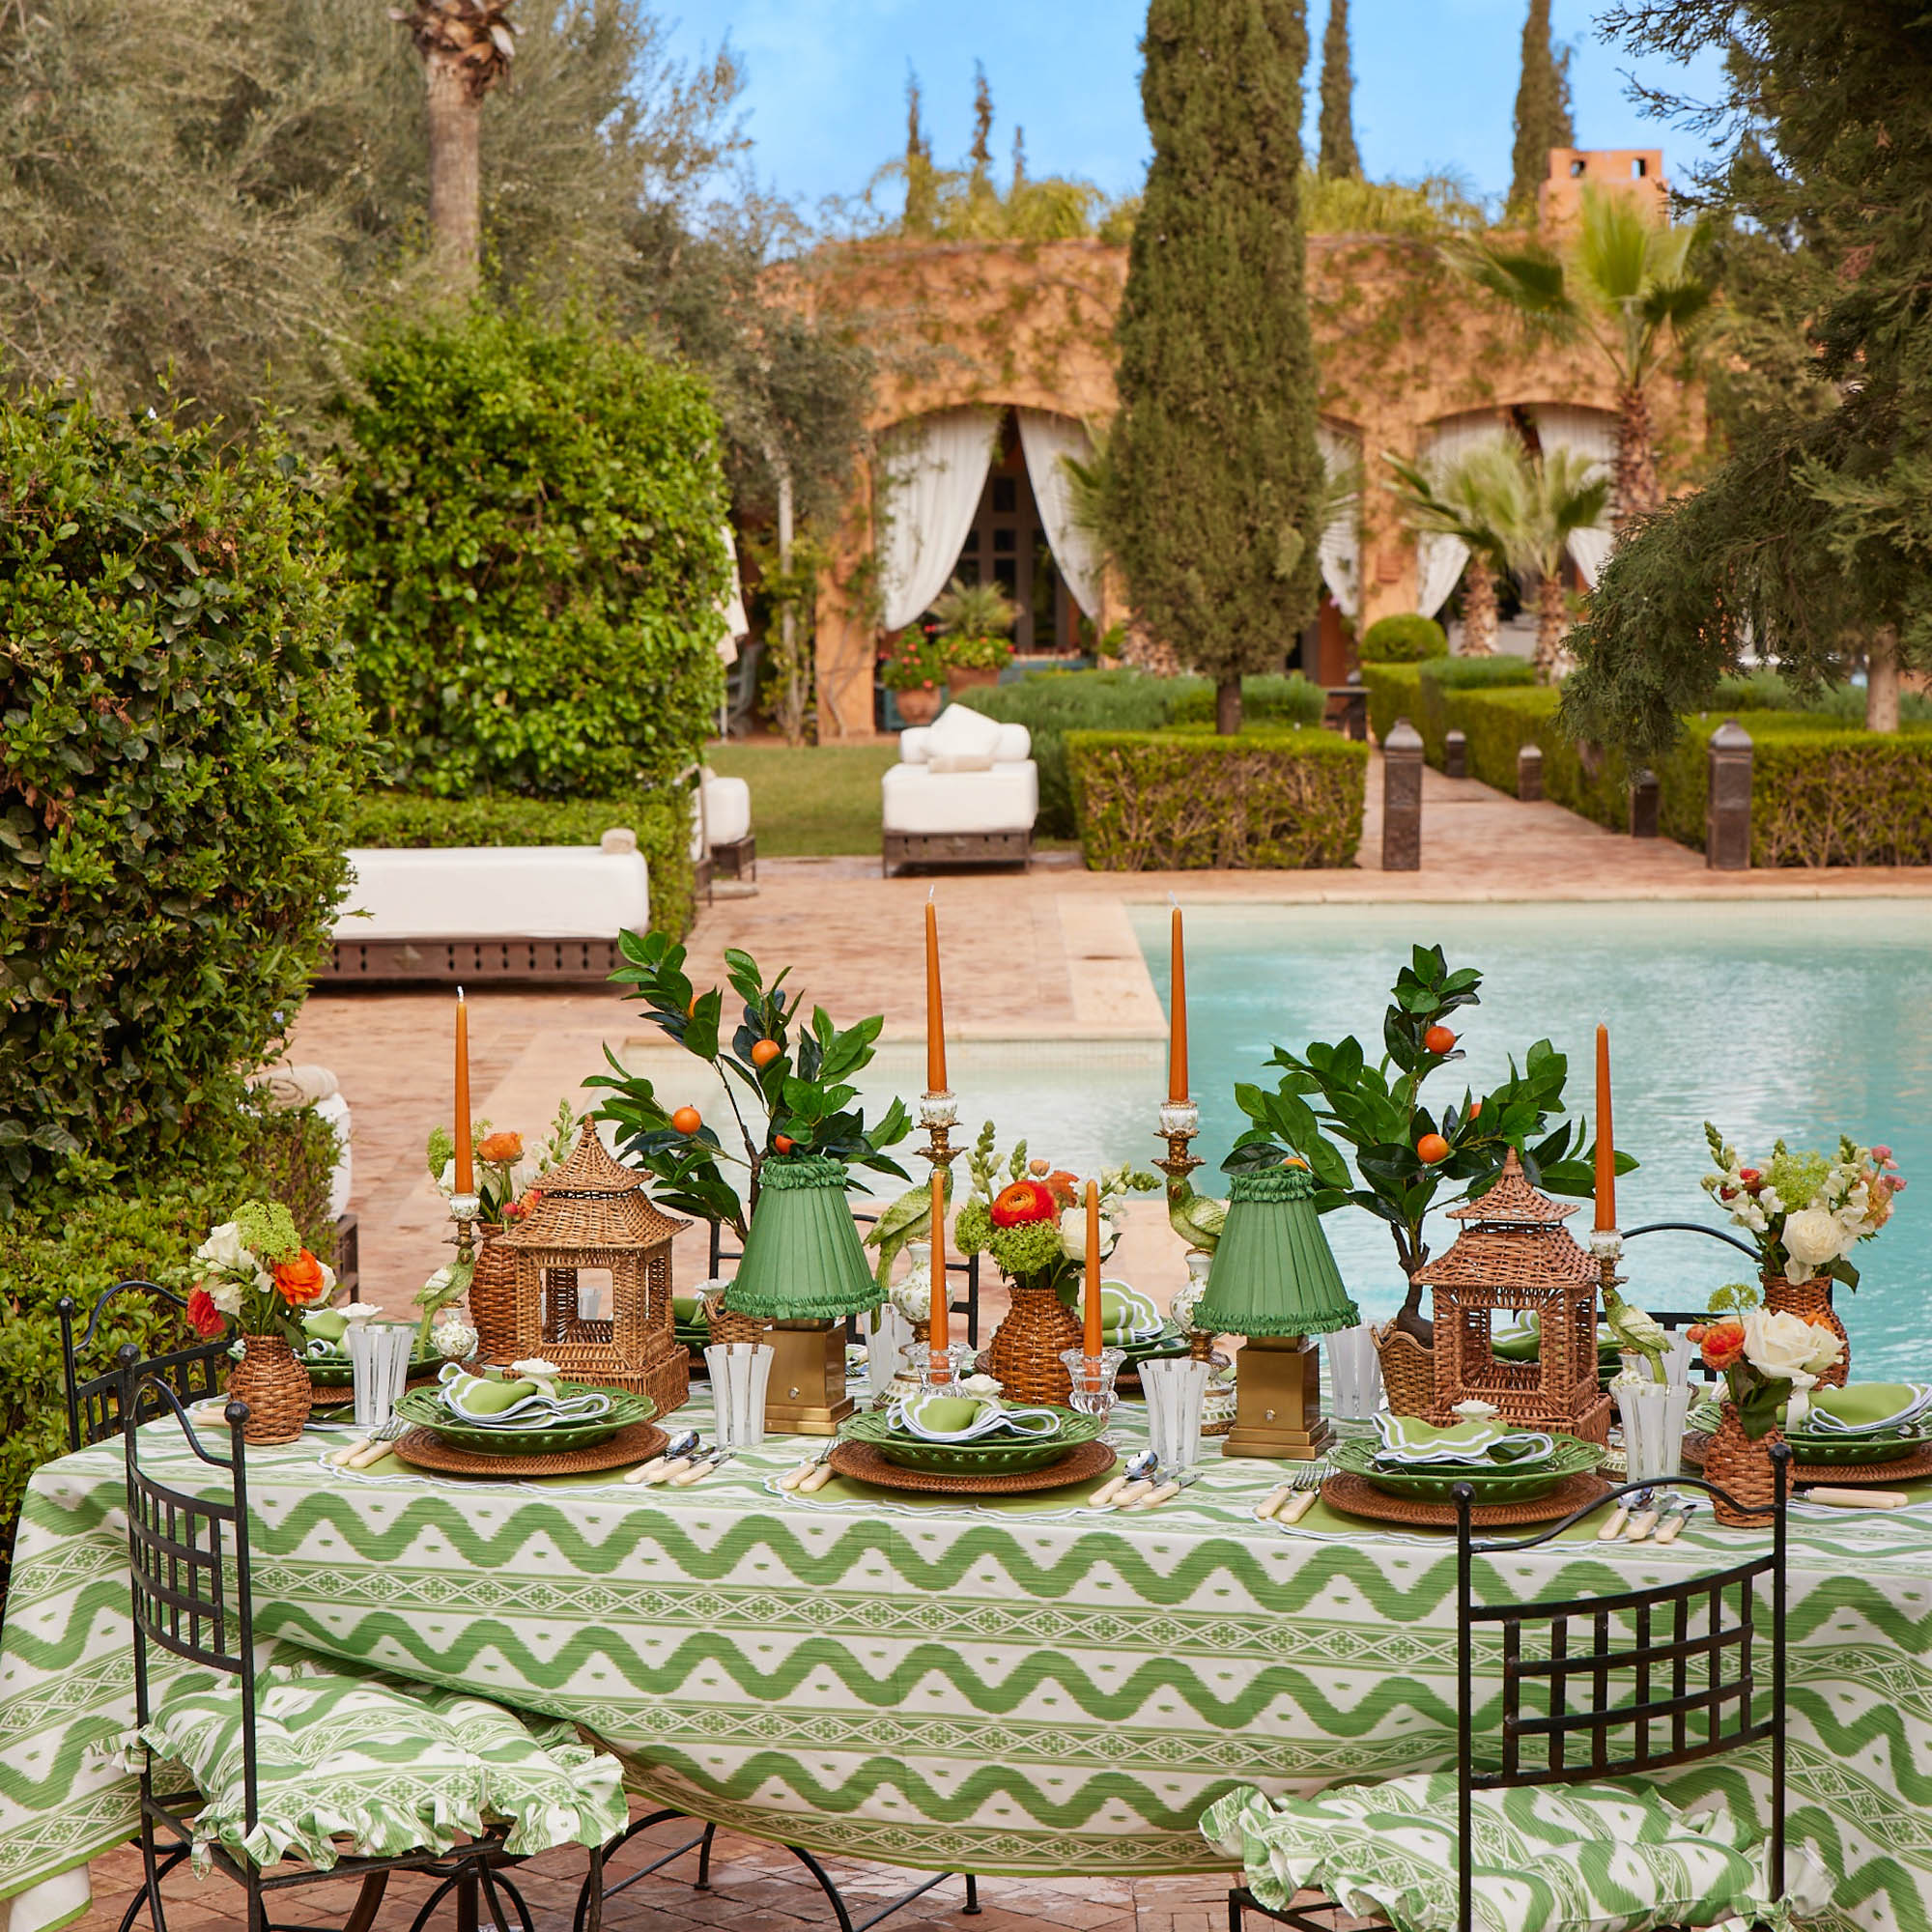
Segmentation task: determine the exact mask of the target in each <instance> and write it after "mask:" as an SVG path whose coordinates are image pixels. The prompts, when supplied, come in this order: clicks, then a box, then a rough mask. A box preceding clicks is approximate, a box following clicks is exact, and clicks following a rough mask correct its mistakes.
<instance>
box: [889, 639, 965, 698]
mask: <svg viewBox="0 0 1932 1932" xmlns="http://www.w3.org/2000/svg"><path fill="white" fill-rule="evenodd" d="M951 662H952V661H951V659H950V658H949V657H948V655H947V652H946V648H945V646H944V645H943V644H941V642H940V641H939V639H937V638H936V637H933V636H931V635H930V634H929V633H927V632H926V631H923V630H922V629H921V628H920V627H919V626H918V625H917V624H908V625H907V626H906V628H905V629H904V630H903V631H901V632H900V633H899V635H898V637H897V638H896V639H895V640H894V641H893V642H892V643H891V644H890V645H888V646H887V648H886V649H885V650H883V651H881V652H880V653H879V682H880V683H881V684H883V685H884V686H885V687H886V689H887V690H888V691H937V690H938V689H939V688H940V687H941V686H942V685H944V684H945V682H946V673H947V670H948V669H949V668H950V667H951Z"/></svg>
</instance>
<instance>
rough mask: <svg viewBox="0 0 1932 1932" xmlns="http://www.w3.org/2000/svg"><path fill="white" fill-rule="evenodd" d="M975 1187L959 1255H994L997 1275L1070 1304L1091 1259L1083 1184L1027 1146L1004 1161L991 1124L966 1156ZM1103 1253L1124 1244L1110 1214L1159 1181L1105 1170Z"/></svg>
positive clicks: (959, 1230) (961, 1219)
mask: <svg viewBox="0 0 1932 1932" xmlns="http://www.w3.org/2000/svg"><path fill="white" fill-rule="evenodd" d="M966 1169H967V1172H968V1174H969V1175H970V1176H971V1177H972V1181H973V1189H972V1192H971V1193H970V1194H969V1195H968V1196H967V1198H966V1200H965V1202H964V1204H963V1205H962V1206H961V1208H960V1209H959V1212H958V1215H957V1217H956V1218H955V1219H954V1221H953V1224H952V1238H953V1240H954V1242H955V1243H956V1244H957V1245H958V1249H959V1252H960V1253H961V1254H962V1255H978V1254H988V1255H991V1256H992V1258H993V1260H994V1262H995V1263H996V1264H998V1266H999V1268H1000V1271H1001V1272H1002V1273H1003V1274H1005V1275H1007V1276H1009V1278H1010V1279H1011V1280H1012V1281H1013V1282H1015V1283H1016V1284H1018V1285H1019V1286H1020V1287H1023V1288H1035V1287H1038V1288H1051V1289H1054V1290H1055V1291H1056V1292H1057V1293H1059V1295H1060V1298H1061V1299H1062V1300H1063V1301H1065V1302H1068V1303H1071V1302H1072V1300H1073V1299H1074V1297H1075V1295H1076V1294H1077V1293H1078V1290H1079V1285H1080V1271H1081V1268H1082V1265H1083V1264H1084V1262H1085V1259H1086V1241H1087V1221H1086V1209H1085V1208H1083V1207H1082V1206H1081V1203H1080V1186H1079V1183H1078V1181H1077V1180H1076V1179H1074V1177H1073V1176H1072V1175H1071V1174H1070V1173H1069V1172H1068V1171H1067V1170H1066V1169H1065V1168H1055V1167H1053V1165H1052V1163H1051V1162H1049V1161H1044V1160H1029V1159H1028V1158H1027V1145H1026V1142H1024V1141H1021V1142H1020V1144H1019V1145H1018V1146H1017V1147H1016V1148H1014V1149H1013V1151H1012V1153H1011V1154H1010V1155H1009V1157H1008V1158H1007V1159H1006V1160H1005V1161H1004V1162H1002V1160H1001V1159H1000V1157H999V1155H998V1154H997V1153H996V1152H995V1151H994V1148H993V1123H992V1122H990V1121H988V1122H986V1124H985V1126H984V1127H982V1128H981V1129H980V1139H979V1141H978V1143H977V1145H976V1146H975V1147H974V1149H973V1151H972V1152H971V1153H969V1154H968V1155H967V1157H966ZM1098 1179H1099V1183H1100V1252H1101V1255H1102V1256H1103V1257H1104V1256H1106V1255H1108V1254H1111V1253H1112V1252H1113V1249H1114V1245H1115V1243H1116V1242H1117V1241H1118V1240H1119V1239H1120V1229H1119V1227H1118V1225H1117V1221H1116V1216H1115V1214H1114V1213H1113V1211H1112V1210H1113V1208H1115V1207H1116V1205H1117V1204H1118V1203H1119V1202H1120V1201H1121V1199H1122V1197H1123V1196H1125V1195H1127V1194H1129V1193H1135V1192H1138V1193H1145V1192H1147V1191H1148V1190H1149V1189H1151V1188H1154V1187H1158V1186H1159V1185H1160V1182H1159V1179H1157V1178H1156V1177H1155V1176H1153V1175H1151V1174H1146V1173H1143V1172H1141V1171H1140V1170H1138V1169H1135V1168H1132V1167H1129V1166H1125V1165H1122V1166H1121V1167H1117V1168H1110V1169H1107V1170H1105V1171H1104V1172H1102V1173H1101V1174H1100V1175H1099V1177H1098Z"/></svg>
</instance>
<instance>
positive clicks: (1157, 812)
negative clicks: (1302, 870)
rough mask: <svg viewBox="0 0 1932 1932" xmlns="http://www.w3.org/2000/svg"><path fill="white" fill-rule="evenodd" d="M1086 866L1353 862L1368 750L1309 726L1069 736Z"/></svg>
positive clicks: (1122, 868) (1131, 868)
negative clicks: (1226, 734)
mask: <svg viewBox="0 0 1932 1932" xmlns="http://www.w3.org/2000/svg"><path fill="white" fill-rule="evenodd" d="M1066 762H1067V771H1068V775H1069V777H1070V779H1071V781H1072V786H1073V795H1074V804H1075V810H1076V813H1077V816H1078V819H1079V824H1080V838H1081V849H1082V852H1083V854H1084V856H1085V858H1086V861H1087V864H1088V865H1089V866H1090V867H1094V869H1096V870H1100V871H1114V872H1145V871H1169V870H1173V871H1193V870H1201V869H1206V868H1208V867H1238V868H1250V867H1252V868H1282V869H1295V868H1299V867H1315V866H1349V865H1352V864H1353V862H1354V857H1355V848H1356V846H1357V844H1358V843H1359V842H1360V839H1361V832H1362V790H1363V785H1364V782H1365V780H1366V775H1367V771H1368V762H1369V751H1368V747H1367V746H1366V745H1358V744H1354V743H1352V742H1351V741H1350V740H1349V739H1347V738H1343V737H1340V736H1338V735H1337V734H1336V733H1334V732H1331V731H1323V730H1321V729H1319V728H1309V727H1306V726H1303V727H1297V728H1291V729H1288V730H1244V731H1242V732H1241V733H1240V734H1239V735H1238V736H1237V737H1230V738H1223V737H1219V736H1216V735H1215V734H1214V733H1213V732H1211V731H1207V730H1186V729H1184V730H1176V731H1160V732H1154V731H1072V732H1069V733H1068V734H1067V737H1066Z"/></svg>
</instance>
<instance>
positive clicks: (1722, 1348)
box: [1690, 1321, 1745, 1374]
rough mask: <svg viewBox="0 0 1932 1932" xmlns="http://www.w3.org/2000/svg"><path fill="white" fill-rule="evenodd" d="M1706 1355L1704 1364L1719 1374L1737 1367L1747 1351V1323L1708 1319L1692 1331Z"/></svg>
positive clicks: (1691, 1335)
mask: <svg viewBox="0 0 1932 1932" xmlns="http://www.w3.org/2000/svg"><path fill="white" fill-rule="evenodd" d="M1690 1338H1691V1340H1692V1341H1694V1342H1695V1343H1696V1344H1697V1346H1698V1350H1699V1351H1700V1352H1701V1353H1702V1355H1703V1357H1704V1366H1705V1367H1706V1368H1707V1369H1715V1370H1717V1371H1718V1372H1719V1374H1722V1373H1723V1371H1724V1370H1726V1369H1730V1368H1735V1367H1736V1366H1737V1364H1738V1363H1739V1362H1740V1361H1741V1360H1742V1359H1743V1357H1744V1352H1745V1324H1744V1323H1743V1322H1742V1321H1708V1322H1705V1323H1704V1324H1703V1325H1702V1326H1701V1327H1700V1328H1693V1329H1692V1330H1691V1331H1690Z"/></svg>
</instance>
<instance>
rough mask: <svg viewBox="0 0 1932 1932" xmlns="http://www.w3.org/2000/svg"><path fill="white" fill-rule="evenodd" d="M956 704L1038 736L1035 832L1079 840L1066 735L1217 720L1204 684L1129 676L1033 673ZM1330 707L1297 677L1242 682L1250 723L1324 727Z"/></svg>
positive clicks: (965, 695)
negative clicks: (1325, 710) (1323, 713)
mask: <svg viewBox="0 0 1932 1932" xmlns="http://www.w3.org/2000/svg"><path fill="white" fill-rule="evenodd" d="M953 701H954V702H955V703H958V704H969V705H971V706H972V707H973V709H974V710H976V711H983V712H984V713H985V714H986V716H987V717H989V718H997V719H999V720H1000V722H1001V723H1002V724H1005V725H1025V726H1026V727H1027V729H1028V731H1029V732H1031V733H1032V735H1033V756H1034V762H1035V763H1036V764H1037V766H1038V767H1039V818H1038V820H1037V827H1036V829H1037V831H1038V833H1039V835H1040V836H1041V837H1042V838H1077V837H1078V836H1079V834H1078V830H1077V828H1076V826H1075V823H1074V813H1073V792H1072V788H1071V786H1070V785H1069V783H1068V781H1067V776H1066V752H1065V742H1064V740H1065V733H1066V732H1068V731H1083V730H1084V731H1154V730H1158V729H1159V728H1160V727H1161V726H1163V725H1196V724H1211V723H1212V722H1213V717H1214V687H1213V686H1212V685H1211V684H1210V683H1209V682H1208V679H1206V678H1205V677H1151V676H1150V675H1149V674H1148V673H1147V672H1145V671H1138V670H1127V669H1122V670H1074V671H1030V672H1028V674H1027V675H1026V676H1025V677H1023V678H1021V679H1019V680H1018V681H1017V682H1016V683H1013V684H1002V685H984V686H975V687H971V688H969V689H967V690H965V691H962V692H961V693H960V694H959V696H957V697H956V698H955V699H954V700H953ZM1324 701H1325V698H1324V694H1323V693H1322V691H1321V687H1320V686H1319V685H1314V684H1310V683H1309V682H1308V680H1307V679H1306V678H1304V677H1303V676H1302V675H1301V674H1300V673H1299V672H1298V671H1294V672H1291V673H1290V674H1289V675H1288V676H1286V677H1278V676H1276V677H1244V678H1243V679H1242V680H1241V705H1242V715H1243V717H1244V718H1245V719H1246V720H1247V722H1248V723H1250V724H1255V725H1269V724H1274V725H1315V724H1319V723H1320V722H1321V709H1322V705H1323V703H1324Z"/></svg>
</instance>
